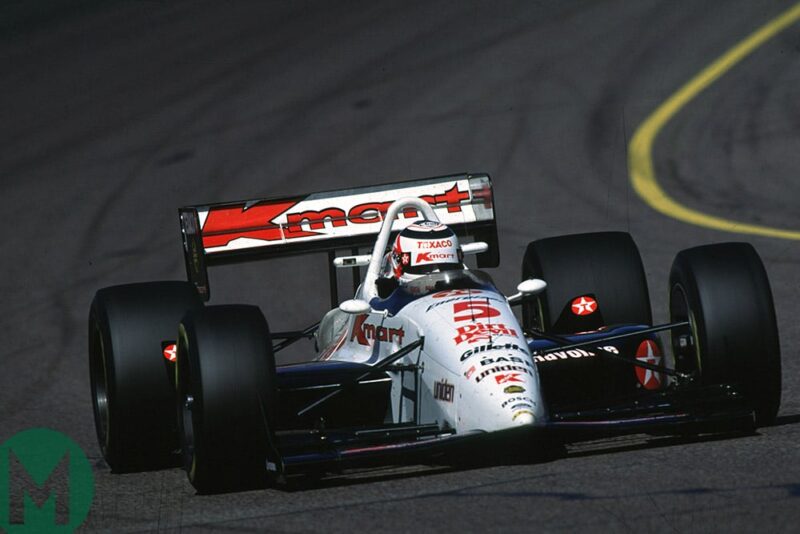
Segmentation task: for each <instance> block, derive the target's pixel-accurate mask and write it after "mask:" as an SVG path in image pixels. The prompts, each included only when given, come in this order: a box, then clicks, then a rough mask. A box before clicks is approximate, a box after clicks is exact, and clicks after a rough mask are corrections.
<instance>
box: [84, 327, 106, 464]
mask: <svg viewBox="0 0 800 534" xmlns="http://www.w3.org/2000/svg"><path fill="white" fill-rule="evenodd" d="M89 354H90V358H89V362H90V364H89V373H90V381H91V386H92V406H93V408H94V421H95V429H96V430H97V440H98V442H99V443H100V448H101V450H102V452H103V454H104V455H105V453H106V450H107V449H108V443H109V428H110V426H111V413H110V408H109V400H108V389H109V388H108V367H107V365H106V350H105V343H104V342H103V334H102V332H101V331H100V326H99V325H98V324H97V323H95V325H94V328H93V329H92V336H91V339H90V342H89Z"/></svg>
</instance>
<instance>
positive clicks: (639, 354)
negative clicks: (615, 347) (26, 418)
mask: <svg viewBox="0 0 800 534" xmlns="http://www.w3.org/2000/svg"><path fill="white" fill-rule="evenodd" d="M636 359H637V360H639V361H641V362H645V363H649V364H652V365H661V353H660V351H659V350H658V345H657V344H656V342H655V341H653V340H651V339H645V340H644V341H642V342H641V343H640V344H639V348H638V349H636ZM636 378H638V379H639V383H640V384H642V386H644V387H645V388H646V389H659V388H660V387H661V382H662V381H663V375H662V373H659V372H656V371H652V370H650V369H645V368H643V367H636Z"/></svg>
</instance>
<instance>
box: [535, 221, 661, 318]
mask: <svg viewBox="0 0 800 534" xmlns="http://www.w3.org/2000/svg"><path fill="white" fill-rule="evenodd" d="M522 277H523V279H528V278H541V279H542V280H544V281H545V282H547V290H545V292H544V293H543V294H542V295H540V296H539V298H538V299H536V300H532V301H528V302H526V303H524V304H523V309H522V313H523V326H525V328H531V327H535V328H540V329H542V330H544V331H546V332H552V333H556V334H565V333H570V332H574V331H576V328H578V327H585V326H592V327H598V326H603V325H612V324H625V323H632V324H652V323H651V321H652V315H651V312H650V295H649V293H648V291H647V279H646V278H645V274H644V268H643V267H642V259H641V256H640V255H639V249H638V248H637V247H636V243H634V241H633V239H632V238H631V236H630V235H629V234H627V233H624V232H597V233H589V234H575V235H566V236H559V237H551V238H547V239H540V240H538V241H533V242H531V243H530V244H529V245H528V248H527V250H526V251H525V257H524V259H523V262H522ZM583 295H593V296H594V298H595V299H596V301H597V303H598V305H599V310H600V314H601V317H602V324H586V325H584V324H581V323H576V321H574V320H572V319H574V318H570V317H568V315H569V314H565V309H566V308H567V307H568V306H569V305H570V303H571V302H572V301H573V299H575V298H577V297H580V296H583ZM598 317H599V316H598ZM585 329H588V328H585Z"/></svg>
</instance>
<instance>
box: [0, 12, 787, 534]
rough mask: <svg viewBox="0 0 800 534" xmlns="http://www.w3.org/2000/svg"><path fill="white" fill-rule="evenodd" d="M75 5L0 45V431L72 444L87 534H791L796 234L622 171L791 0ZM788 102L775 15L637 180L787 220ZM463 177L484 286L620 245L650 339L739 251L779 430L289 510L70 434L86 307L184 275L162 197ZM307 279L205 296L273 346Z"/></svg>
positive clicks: (241, 282)
mask: <svg viewBox="0 0 800 534" xmlns="http://www.w3.org/2000/svg"><path fill="white" fill-rule="evenodd" d="M55 3H56V4H63V2H61V3H59V2H55ZM81 5H82V8H81V9H80V10H77V11H70V10H69V9H66V10H65V9H61V8H60V9H59V11H58V14H57V16H50V17H48V16H45V15H46V13H45V15H42V14H39V15H36V16H34V17H32V18H28V19H24V20H22V19H19V18H18V19H14V20H12V21H11V22H9V23H8V24H4V25H3V28H5V34H4V35H3V36H2V39H1V40H0V64H2V65H3V66H4V68H3V76H2V77H0V117H2V119H0V176H2V178H0V213H2V224H1V225H0V243H2V253H0V254H2V255H1V256H0V258H1V259H0V262H1V263H0V266H2V274H3V276H2V279H1V280H0V339H2V348H0V354H1V355H2V356H1V357H0V366H1V367H0V440H4V439H6V438H7V437H9V436H11V435H13V434H14V433H16V432H18V431H20V430H23V429H26V428H31V427H38V426H44V427H49V428H53V429H56V430H59V431H61V432H65V433H66V434H68V435H69V436H71V437H72V438H73V439H75V440H76V441H77V442H78V443H79V444H80V445H81V446H82V447H83V448H84V450H86V451H87V453H88V455H89V457H90V460H91V461H92V462H93V464H94V466H95V476H96V484H97V494H96V498H95V502H94V505H93V508H92V511H91V514H90V516H89V518H88V519H87V521H86V523H85V524H84V526H83V528H84V529H86V530H100V531H108V532H123V531H151V530H163V531H180V530H191V531H203V530H209V531H212V530H213V531H225V532H239V531H276V532H277V531H280V532H284V531H285V532H290V531H326V532H327V531H345V530H353V529H359V530H367V529H370V530H372V529H375V530H376V531H410V530H419V531H441V530H451V529H452V530H456V529H458V530H467V531H478V530H492V531H494V530H501V529H502V530H507V531H514V532H520V531H528V530H543V531H578V530H590V531H595V530H601V531H634V530H635V531H638V532H641V531H681V532H683V531H701V532H706V531H754V530H760V531H772V532H781V531H784V532H788V531H796V528H797V524H798V521H799V520H800V465H799V462H798V460H800V454H799V453H798V444H799V443H800V375H799V373H800V364H798V354H797V349H796V347H797V346H798V345H799V344H800V323H799V322H798V321H797V317H798V315H800V288H799V284H798V283H797V282H798V272H799V271H798V269H799V268H800V243H798V242H797V241H787V240H779V239H771V238H761V237H747V236H741V235H737V234H735V233H727V232H720V231H716V230H709V229H704V228H699V227H694V226H690V225H688V224H686V223H683V222H679V221H676V220H673V219H670V218H668V217H665V216H663V215H660V214H658V213H656V212H655V211H653V210H652V209H650V208H649V207H647V206H646V205H645V204H644V203H643V202H642V201H641V200H640V199H639V198H638V197H637V196H636V195H635V193H634V192H633V190H632V189H631V187H630V185H629V179H628V171H627V167H626V161H627V160H626V156H627V155H626V151H627V143H628V141H629V139H630V138H631V136H632V134H633V132H634V131H635V130H636V127H637V126H638V125H639V124H640V123H641V122H642V121H643V120H644V118H645V117H646V116H647V115H648V114H649V113H650V112H651V111H652V110H653V109H655V108H656V107H657V106H658V105H659V104H660V103H661V102H662V101H664V99H665V98H667V97H668V96H669V95H670V94H671V93H672V92H673V91H675V90H676V89H677V88H678V87H679V86H680V85H681V84H683V83H684V82H686V81H687V80H688V79H690V78H691V77H692V76H694V75H695V74H696V73H697V72H698V71H700V70H701V69H702V68H703V67H704V66H706V65H707V64H708V63H710V62H711V61H712V60H714V59H715V58H716V57H718V56H719V55H721V54H722V53H724V52H725V51H726V50H728V49H729V48H730V47H732V46H734V45H735V44H736V43H737V42H738V41H740V40H741V39H743V38H745V37H746V36H747V35H748V34H749V33H750V32H752V31H753V30H755V29H756V28H757V27H758V26H760V25H761V24H764V23H765V22H767V21H768V20H770V19H772V18H773V17H775V16H777V15H778V14H780V13H781V12H782V11H784V10H785V9H787V8H789V7H790V6H791V4H790V3H787V2H772V1H757V2H756V1H749V2H748V1H726V2H722V1H720V2H702V1H696V2H695V1H684V2H672V1H660V2H658V1H644V0H641V1H640V0H637V1H587V2H580V1H575V2H520V3H508V2H487V3H477V4H473V3H468V2H430V1H423V2H397V3H384V2H374V1H370V2H315V1H307V2H290V3H272V2H244V1H229V2H218V1H205V2H145V1H142V2H122V3H116V2H111V3H108V2H106V3H92V2H82V3H81ZM0 13H3V12H0ZM5 15H8V12H5ZM15 16H18V17H19V14H18V13H17V14H16V15H15ZM37 17H38V18H37ZM799 92H800V26H798V25H795V26H792V27H790V28H789V29H787V30H786V31H784V32H782V33H781V34H780V35H778V36H777V37H775V38H774V39H771V40H770V41H769V42H767V43H766V44H765V45H763V46H762V47H760V48H759V49H758V50H756V51H755V52H754V53H753V54H752V55H751V56H750V57H748V58H747V59H745V60H744V61H742V62H741V63H740V64H739V65H737V66H736V67H735V68H734V69H733V70H732V71H731V72H729V73H728V74H726V75H725V76H724V77H723V78H722V79H720V80H719V81H717V82H716V83H715V84H714V85H713V86H712V87H710V88H709V89H708V90H706V91H705V92H703V93H702V94H701V95H699V96H698V97H697V98H696V99H694V100H693V101H691V102H690V103H688V104H687V105H686V106H685V108H684V109H682V110H681V112H679V113H678V114H677V116H676V117H675V118H674V119H673V120H672V121H670V122H669V123H668V124H667V125H666V127H665V128H664V129H663V131H662V132H661V133H660V135H659V136H658V138H657V140H656V143H655V147H654V153H653V157H654V161H655V168H656V172H657V175H658V179H659V182H660V184H661V185H662V186H663V187H664V189H665V190H667V191H668V192H669V194H671V195H672V196H673V197H674V198H675V199H677V200H678V201H680V202H681V203H683V204H685V205H687V206H690V207H692V208H695V209H698V210H701V211H704V212H706V213H710V214H714V215H719V216H723V217H725V218H729V219H734V220H741V221H745V222H754V223H758V224H764V225H769V226H775V227H780V228H786V229H793V230H797V229H800V209H798V204H799V201H800V181H798V178H797V169H798V168H800V94H798V93H799ZM464 170H471V171H485V172H489V173H490V174H492V176H493V177H494V183H495V188H496V191H495V195H496V196H495V198H496V204H497V208H498V223H499V228H500V235H501V243H500V246H501V256H502V266H501V267H500V268H498V269H496V270H494V271H493V273H492V274H493V276H494V278H495V280H496V281H497V283H498V285H499V286H500V288H501V289H502V290H504V291H507V292H510V291H512V290H513V288H514V286H515V284H516V282H517V281H518V280H519V276H520V272H519V269H520V262H521V257H522V253H523V251H524V248H525V245H526V244H527V242H528V241H530V240H532V239H535V238H540V237H545V236H551V235H556V234H563V233H572V232H581V231H591V230H600V229H613V230H625V231H629V232H630V233H631V234H632V235H633V236H634V238H635V240H636V241H637V242H638V244H639V247H640V248H641V251H642V255H643V258H644V263H645V268H646V271H647V276H648V280H649V283H650V287H651V292H652V296H653V305H654V311H655V317H656V320H664V319H666V313H665V301H666V279H667V273H668V270H669V266H670V263H671V261H672V258H673V257H674V255H675V253H676V252H677V251H678V250H680V249H682V248H686V247H689V246H693V245H698V244H703V243H709V242H714V241H723V240H741V239H746V240H748V241H750V242H752V243H753V244H754V245H755V246H756V248H757V249H758V251H759V252H760V253H761V255H762V257H763V259H764V262H765V264H766V267H767V271H768V273H769V275H770V277H771V281H772V287H773V292H774V295H775V303H776V307H777V314H778V320H779V323H780V324H779V328H780V332H781V344H782V349H783V376H784V385H783V401H782V407H781V411H780V417H779V419H778V423H777V424H776V425H775V426H772V427H769V428H764V429H761V430H760V431H759V432H758V434H757V435H755V436H747V437H736V438H731V439H724V440H703V441H677V440H673V439H663V438H662V439H655V438H648V437H646V436H639V437H634V438H626V439H624V440H616V441H612V442H606V443H602V444H591V445H589V446H583V447H581V448H576V449H573V450H571V451H570V454H569V455H568V456H567V457H566V458H564V459H559V460H556V461H553V462H549V463H541V464H532V465H496V466H486V467H480V468H475V469H468V470H463V471H450V470H442V469H432V468H429V467H424V466H421V467H412V468H405V469H394V470H385V471H379V472H369V473H360V474H358V475H352V476H350V477H346V478H345V479H342V480H339V481H333V482H328V483H325V484H322V485H319V486H315V487H311V488H306V489H302V490H297V491H286V490H280V489H270V490H265V491H256V492H245V493H238V494H227V495H217V496H196V495H195V494H194V491H193V489H192V488H191V486H190V485H189V483H188V481H187V480H186V477H185V475H184V473H183V472H182V471H180V470H177V469H176V470H170V471H163V472H157V473H143V474H131V475H112V474H110V472H109V470H108V468H107V467H106V466H105V464H104V462H103V460H102V459H101V458H100V455H99V449H98V447H97V444H96V440H95V436H94V428H93V423H92V414H91V403H90V396H89V379H88V366H87V357H86V331H85V330H86V324H85V321H86V316H87V311H88V308H89V303H90V301H91V298H92V296H93V294H94V292H95V290H96V289H98V288H100V287H103V286H108V285H114V284H119V283H126V282H132V281H141V280H158V279H180V278H182V277H183V276H184V273H183V264H182V258H181V251H180V236H179V232H178V225H177V217H176V208H177V207H178V206H181V205H187V204H194V203H203V202H209V201H222V200H231V199H239V198H252V197H258V196H265V195H270V196H271V195H284V194H295V193H303V192H311V191H314V190H318V189H331V188H337V187H341V186H353V185H366V184H371V183H378V182H387V181H393V180H398V179H410V178H417V177H425V176H434V175H439V174H446V173H451V172H459V171H464ZM325 272H326V268H325V266H324V264H323V258H320V259H319V261H310V260H308V259H287V260H280V261H275V262H273V263H268V264H257V265H247V266H238V267H230V268H227V267H226V268H221V269H218V270H216V271H214V272H212V285H213V291H214V295H215V298H214V300H213V302H214V303H221V302H252V303H257V304H260V305H261V306H262V307H263V309H264V311H265V314H266V316H267V318H268V319H269V320H270V322H271V326H272V327H273V329H290V328H295V327H297V326H299V325H305V324H309V323H311V322H313V321H315V320H318V318H319V317H320V316H321V313H322V312H323V311H324V310H325V307H326V306H327V304H328V302H327V294H326V289H327V285H326V279H325ZM310 350H311V348H310V347H305V348H302V347H301V349H299V350H295V351H294V352H293V353H292V354H290V355H289V356H288V357H290V358H294V359H302V358H303V357H308V356H310V354H311V352H310Z"/></svg>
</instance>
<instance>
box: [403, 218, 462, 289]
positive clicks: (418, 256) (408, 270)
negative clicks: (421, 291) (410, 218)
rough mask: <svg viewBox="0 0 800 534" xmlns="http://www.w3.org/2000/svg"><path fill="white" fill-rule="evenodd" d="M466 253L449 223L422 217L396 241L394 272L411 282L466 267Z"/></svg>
mask: <svg viewBox="0 0 800 534" xmlns="http://www.w3.org/2000/svg"><path fill="white" fill-rule="evenodd" d="M463 259H464V255H463V253H462V251H461V247H460V246H459V244H458V237H456V233H455V232H453V230H451V229H450V228H449V227H448V226H446V225H444V224H442V223H440V222H436V221H427V220H420V221H416V222H414V223H412V224H411V225H409V226H407V227H406V228H404V229H403V230H402V231H401V232H400V233H399V234H397V238H396V239H395V240H394V245H393V246H392V252H391V267H392V275H393V276H394V278H395V279H396V280H397V281H398V282H399V283H400V284H403V283H408V282H410V281H412V280H415V279H417V278H419V277H421V276H424V275H426V274H429V273H434V272H440V271H446V270H452V269H463V268H464V265H463V263H462V261H463Z"/></svg>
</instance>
